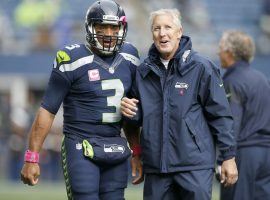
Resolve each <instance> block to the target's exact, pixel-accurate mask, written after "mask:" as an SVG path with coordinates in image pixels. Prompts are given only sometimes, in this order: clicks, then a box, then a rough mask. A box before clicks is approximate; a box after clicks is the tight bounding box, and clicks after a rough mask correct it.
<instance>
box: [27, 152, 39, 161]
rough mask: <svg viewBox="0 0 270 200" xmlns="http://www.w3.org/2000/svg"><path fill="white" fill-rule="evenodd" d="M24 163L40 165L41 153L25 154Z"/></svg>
mask: <svg viewBox="0 0 270 200" xmlns="http://www.w3.org/2000/svg"><path fill="white" fill-rule="evenodd" d="M24 161H25V162H30V163H39V153H36V152H32V151H30V150H27V151H26V152H25V154H24Z"/></svg>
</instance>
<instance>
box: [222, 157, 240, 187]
mask: <svg viewBox="0 0 270 200" xmlns="http://www.w3.org/2000/svg"><path fill="white" fill-rule="evenodd" d="M237 179H238V171H237V167H236V163H235V158H231V159H229V160H225V161H223V163H222V165H221V176H220V183H222V184H224V186H225V187H228V186H231V185H233V184H235V183H236V181H237Z"/></svg>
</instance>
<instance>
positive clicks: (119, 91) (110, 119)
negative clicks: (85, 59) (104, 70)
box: [101, 79, 124, 123]
mask: <svg viewBox="0 0 270 200" xmlns="http://www.w3.org/2000/svg"><path fill="white" fill-rule="evenodd" d="M101 87H102V90H112V89H113V90H115V95H114V96H108V97H107V106H113V107H115V112H114V113H103V114H102V122H103V123H114V122H119V121H120V120H121V113H120V104H121V99H122V97H123V95H124V85H123V83H122V81H121V80H120V79H112V80H103V81H101Z"/></svg>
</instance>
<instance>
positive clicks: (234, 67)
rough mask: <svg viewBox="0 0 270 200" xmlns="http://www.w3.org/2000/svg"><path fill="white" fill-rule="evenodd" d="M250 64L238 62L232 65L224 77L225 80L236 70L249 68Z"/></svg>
mask: <svg viewBox="0 0 270 200" xmlns="http://www.w3.org/2000/svg"><path fill="white" fill-rule="evenodd" d="M249 66H250V65H249V63H248V62H246V61H242V60H240V61H236V62H235V63H234V64H233V65H231V66H230V67H228V69H227V70H226V72H225V73H224V75H223V78H225V77H227V76H228V75H229V74H231V73H232V72H234V71H235V70H236V69H239V68H247V67H249Z"/></svg>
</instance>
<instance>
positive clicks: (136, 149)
mask: <svg viewBox="0 0 270 200" xmlns="http://www.w3.org/2000/svg"><path fill="white" fill-rule="evenodd" d="M131 150H132V156H133V157H134V156H141V154H142V148H141V146H140V145H135V146H133V147H132V148H131Z"/></svg>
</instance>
